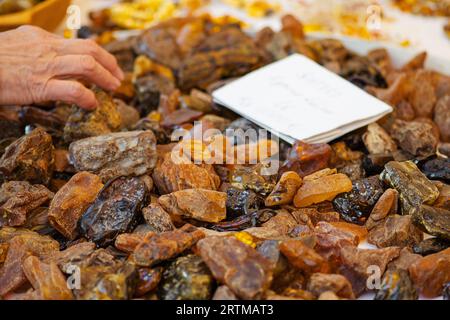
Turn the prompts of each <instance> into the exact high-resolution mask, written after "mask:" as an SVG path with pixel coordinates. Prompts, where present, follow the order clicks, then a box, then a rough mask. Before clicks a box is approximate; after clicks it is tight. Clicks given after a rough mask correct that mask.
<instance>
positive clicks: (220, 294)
mask: <svg viewBox="0 0 450 320" xmlns="http://www.w3.org/2000/svg"><path fill="white" fill-rule="evenodd" d="M212 299H213V300H238V297H236V295H235V294H234V293H233V291H231V289H230V288H228V287H227V286H225V285H223V286H220V287H218V288H217V289H216V292H214V296H213V298H212Z"/></svg>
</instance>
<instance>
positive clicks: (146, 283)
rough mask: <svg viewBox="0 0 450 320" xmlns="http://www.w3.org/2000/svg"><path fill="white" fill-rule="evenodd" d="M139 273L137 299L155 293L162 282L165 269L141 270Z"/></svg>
mask: <svg viewBox="0 0 450 320" xmlns="http://www.w3.org/2000/svg"><path fill="white" fill-rule="evenodd" d="M138 273H139V281H138V284H137V286H136V292H135V296H136V297H142V296H143V295H145V294H147V293H149V292H151V291H153V290H155V289H156V287H157V286H158V284H159V282H160V281H161V277H162V273H163V268H162V267H156V268H153V269H150V268H140V269H139V270H138Z"/></svg>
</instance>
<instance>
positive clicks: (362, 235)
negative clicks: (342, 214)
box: [329, 221, 367, 242]
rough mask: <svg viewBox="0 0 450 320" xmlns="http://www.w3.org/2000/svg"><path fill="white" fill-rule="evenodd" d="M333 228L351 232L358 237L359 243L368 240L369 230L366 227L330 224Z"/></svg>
mask: <svg viewBox="0 0 450 320" xmlns="http://www.w3.org/2000/svg"><path fill="white" fill-rule="evenodd" d="M329 224H331V225H332V226H333V227H336V228H338V229H340V230H343V231H347V232H350V233H352V234H354V235H355V236H357V237H358V239H359V242H361V241H363V240H364V239H366V238H367V229H366V227H363V226H359V225H357V224H354V223H348V222H341V221H339V222H329Z"/></svg>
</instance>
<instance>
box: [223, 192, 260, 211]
mask: <svg viewBox="0 0 450 320" xmlns="http://www.w3.org/2000/svg"><path fill="white" fill-rule="evenodd" d="M262 202H263V201H262V199H261V197H259V196H258V195H257V194H256V193H255V192H254V191H252V190H241V189H237V188H233V187H230V188H228V189H227V202H226V206H227V218H228V219H230V218H231V219H233V218H237V217H239V216H242V215H246V214H251V213H252V212H254V211H257V210H259V208H260V207H262V206H263V203H262Z"/></svg>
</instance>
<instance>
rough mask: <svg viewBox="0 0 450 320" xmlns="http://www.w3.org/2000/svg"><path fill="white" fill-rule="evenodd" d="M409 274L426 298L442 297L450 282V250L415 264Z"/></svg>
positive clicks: (432, 255)
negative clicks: (446, 285) (445, 287)
mask: <svg viewBox="0 0 450 320" xmlns="http://www.w3.org/2000/svg"><path fill="white" fill-rule="evenodd" d="M409 273H410V275H411V279H412V280H413V281H414V284H415V285H416V287H417V289H418V291H419V292H420V293H422V294H423V295H424V296H425V297H429V298H433V297H437V296H439V295H441V294H442V288H443V286H444V284H446V283H447V282H449V281H450V248H449V249H446V250H444V251H441V252H439V253H435V254H431V255H429V256H426V257H424V258H422V259H420V260H418V261H417V262H415V263H413V264H412V265H411V266H410V267H409Z"/></svg>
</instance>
